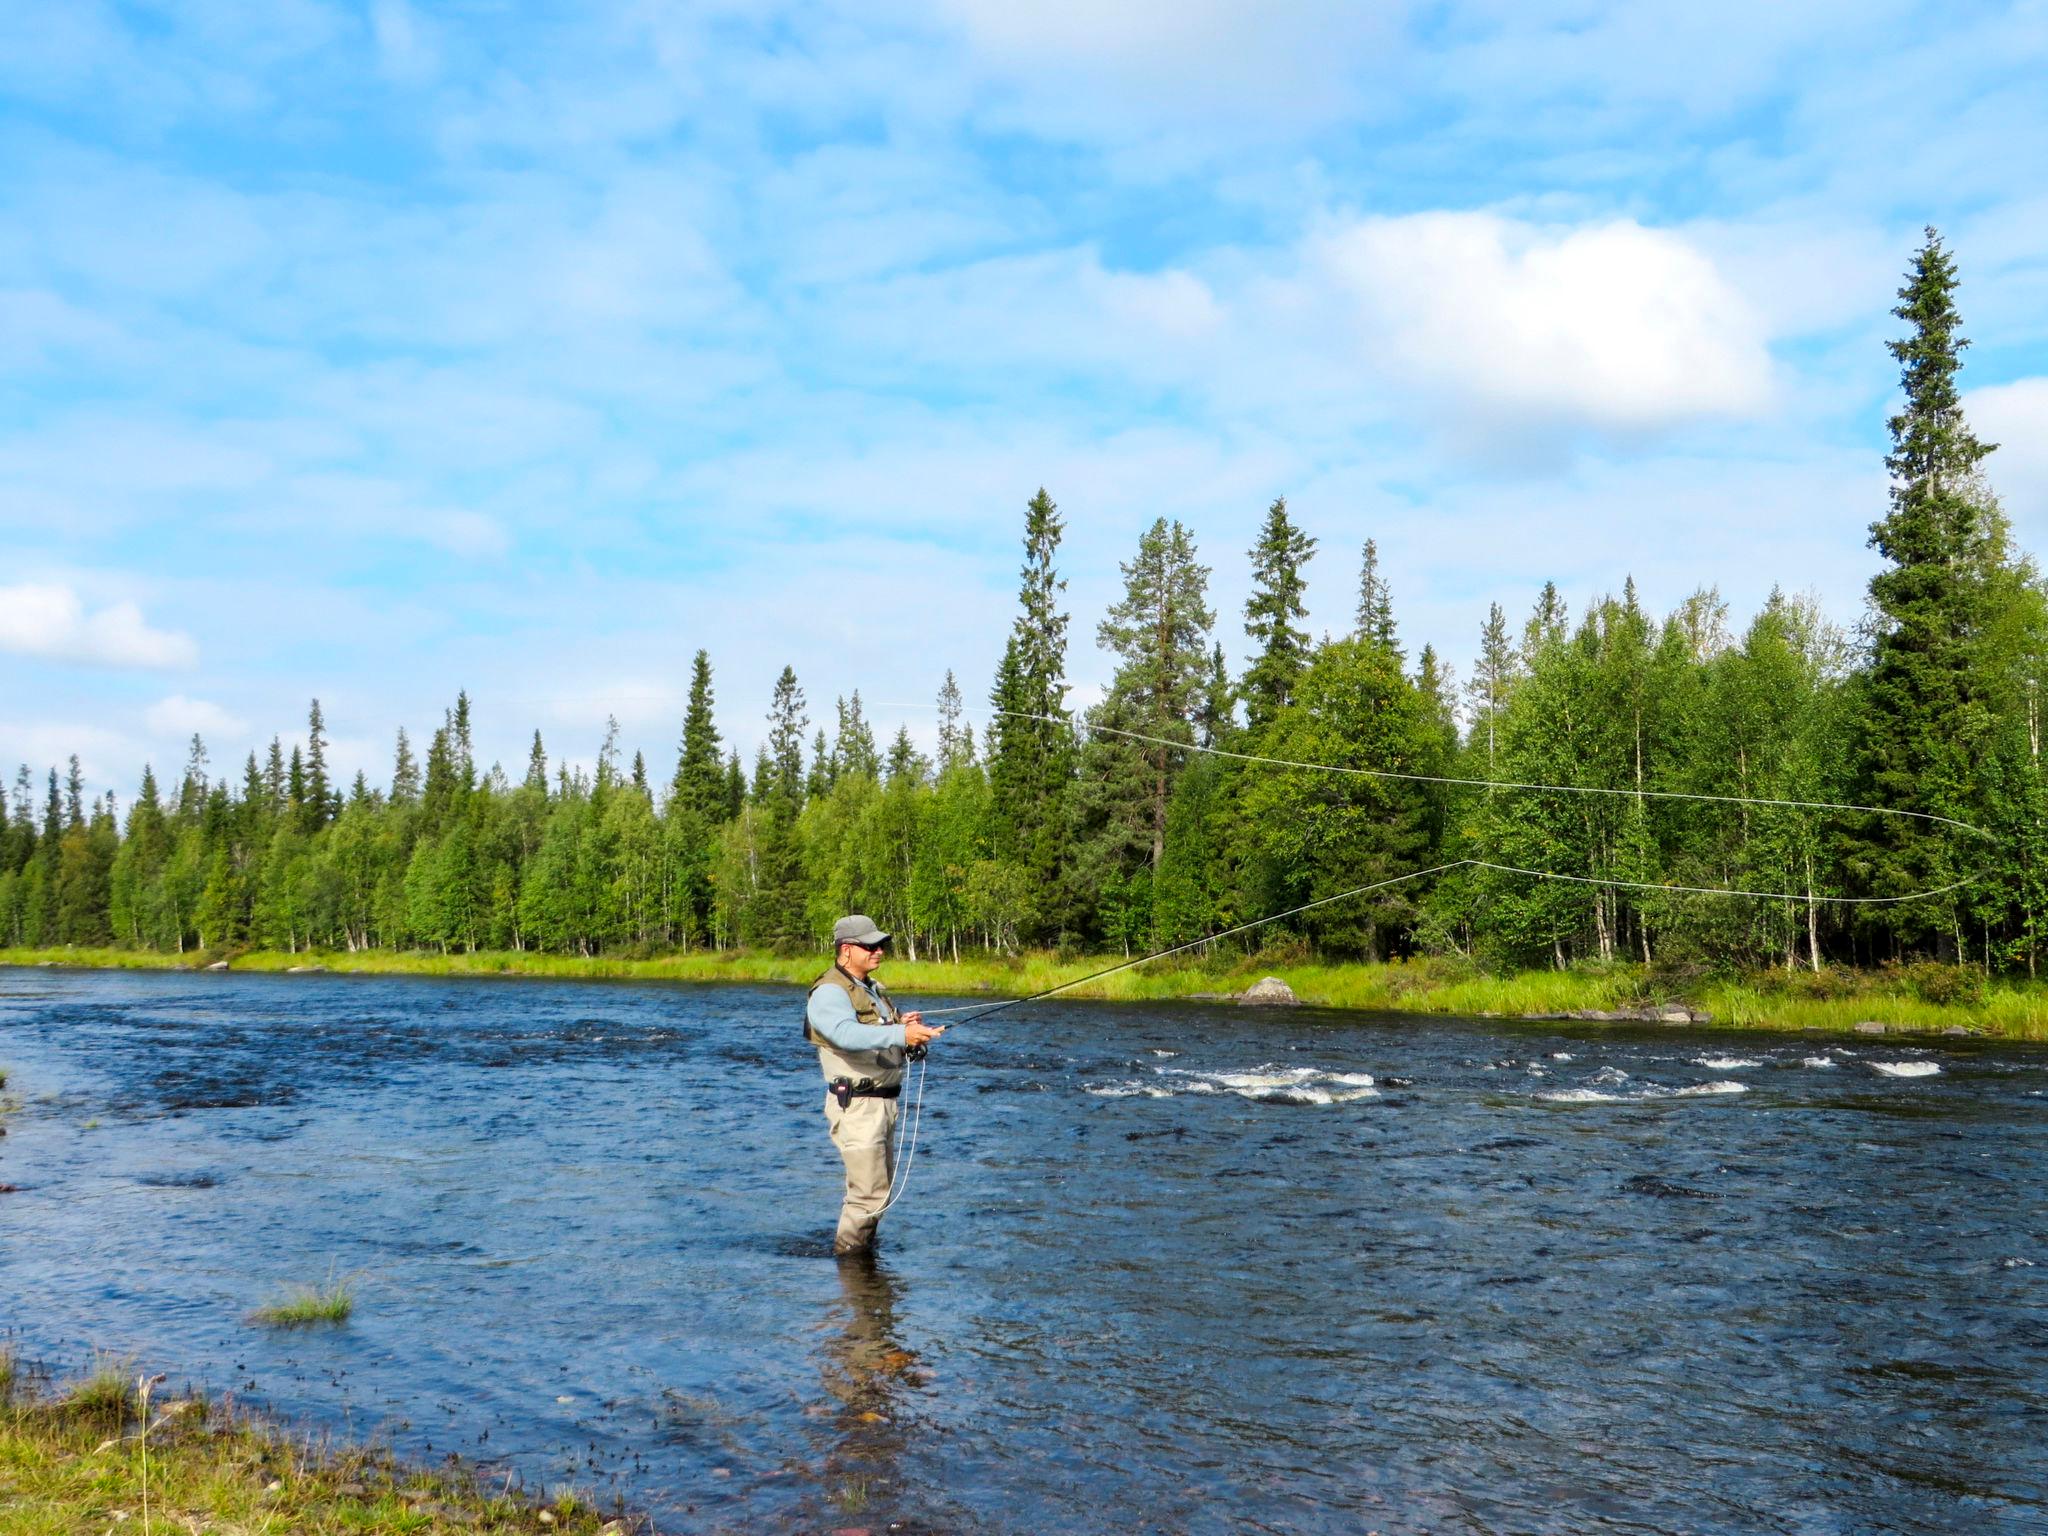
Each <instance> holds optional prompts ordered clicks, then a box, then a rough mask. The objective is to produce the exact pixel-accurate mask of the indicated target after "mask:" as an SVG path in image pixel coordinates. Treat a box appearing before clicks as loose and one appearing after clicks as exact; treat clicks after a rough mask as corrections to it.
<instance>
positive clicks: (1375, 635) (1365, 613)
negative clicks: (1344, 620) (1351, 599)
mask: <svg viewBox="0 0 2048 1536" xmlns="http://www.w3.org/2000/svg"><path fill="white" fill-rule="evenodd" d="M1356 633H1357V634H1358V635H1359V636H1361V637H1362V638H1364V639H1367V640H1370V641H1372V643H1373V644H1375V645H1381V646H1385V647H1386V648H1387V649H1388V650H1390V651H1392V652H1393V653H1394V654H1395V655H1396V656H1399V655H1400V654H1401V647H1400V645H1399V643H1398V642H1397V641H1396V640H1395V638H1394V594H1393V592H1392V590H1391V589H1390V588H1389V587H1388V586H1387V578H1386V577H1384V576H1382V575H1381V574H1380V549H1379V545H1377V544H1376V543H1374V542H1373V541H1372V540H1371V539H1367V540H1366V541H1365V554H1364V557H1363V559H1362V560H1361V562H1360V565H1359V572H1358V624H1357V629H1356Z"/></svg>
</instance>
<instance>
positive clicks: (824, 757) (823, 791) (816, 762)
mask: <svg viewBox="0 0 2048 1536" xmlns="http://www.w3.org/2000/svg"><path fill="white" fill-rule="evenodd" d="M845 712H846V711H845V706H844V703H843V702H842V704H841V708H840V713H841V715H844V714H845ZM838 781H839V764H838V761H837V760H836V759H835V758H834V757H833V756H832V748H831V746H830V744H829V743H828V742H827V741H826V740H825V727H823V726H822V725H821V726H819V727H818V734H817V735H815V736H813V737H812V738H811V767H810V771H809V772H808V773H806V774H805V775H804V798H805V799H806V800H822V799H823V798H824V797H825V796H827V795H829V794H830V793H832V786H833V785H834V784H836V783H837V782H838Z"/></svg>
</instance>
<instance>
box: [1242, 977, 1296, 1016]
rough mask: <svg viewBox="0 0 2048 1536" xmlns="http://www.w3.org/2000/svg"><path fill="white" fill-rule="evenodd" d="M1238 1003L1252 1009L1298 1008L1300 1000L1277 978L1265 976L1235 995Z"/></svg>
mask: <svg viewBox="0 0 2048 1536" xmlns="http://www.w3.org/2000/svg"><path fill="white" fill-rule="evenodd" d="M1237 1000H1238V1001H1239V1002H1240V1003H1246V1004H1249V1005H1250V1006H1251V1007H1254V1008H1299V1007H1300V1006H1301V999H1300V998H1298V997H1296V996H1295V995H1294V988H1292V987H1290V986H1289V985H1287V983H1286V982H1284V981H1282V980H1281V979H1280V978H1279V977H1278V976H1266V977H1262V978H1261V979H1260V980H1258V981H1256V982H1254V983H1253V984H1252V985H1251V986H1249V987H1246V988H1245V989H1244V991H1242V992H1240V993H1239V994H1238V995H1237Z"/></svg>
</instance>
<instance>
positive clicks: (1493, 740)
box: [1465, 603, 1519, 779]
mask: <svg viewBox="0 0 2048 1536" xmlns="http://www.w3.org/2000/svg"><path fill="white" fill-rule="evenodd" d="M1518 660H1519V658H1518V657H1517V656H1516V654H1515V644H1514V641H1512V640H1510V639H1509V638H1508V619H1507V615H1506V613H1504V612H1503V611H1502V610H1501V606H1500V604H1499V603H1492V604H1489V605H1488V607H1487V610H1486V623H1485V625H1484V627H1482V628H1481V629H1480V631H1479V660H1478V661H1477V662H1475V663H1474V664H1473V667H1472V679H1471V681H1470V682H1468V683H1466V684H1465V700H1466V703H1467V706H1468V707H1469V708H1470V710H1471V717H1472V739H1473V741H1474V742H1475V743H1483V744H1484V745H1485V748H1486V776H1487V777H1488V778H1489V779H1490V778H1493V777H1495V773H1494V765H1495V761H1496V759H1497V757H1498V756H1499V750H1500V747H1499V733H1500V716H1501V711H1502V710H1503V709H1505V708H1506V707H1507V701H1508V689H1509V687H1510V686H1512V684H1513V682H1514V678H1515V667H1516V665H1517V663H1518Z"/></svg>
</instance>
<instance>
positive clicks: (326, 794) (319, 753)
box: [300, 699, 335, 833]
mask: <svg viewBox="0 0 2048 1536" xmlns="http://www.w3.org/2000/svg"><path fill="white" fill-rule="evenodd" d="M303 805H304V810H303V811H302V813H301V815H300V825H301V826H302V827H304V829H305V830H306V831H307V832H308V833H313V832H317V831H319V830H320V829H321V828H322V827H324V826H326V825H327V823H328V822H330V821H332V820H333V819H334V812H335V805H334V788H333V786H332V785H331V784H329V783H328V781H327V720H326V717H325V716H324V715H322V714H321V713H320V701H319V700H318V699H315V700H314V701H313V703H312V707H311V708H309V709H308V710H307V711H306V794H305V799H304V801H303Z"/></svg>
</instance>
